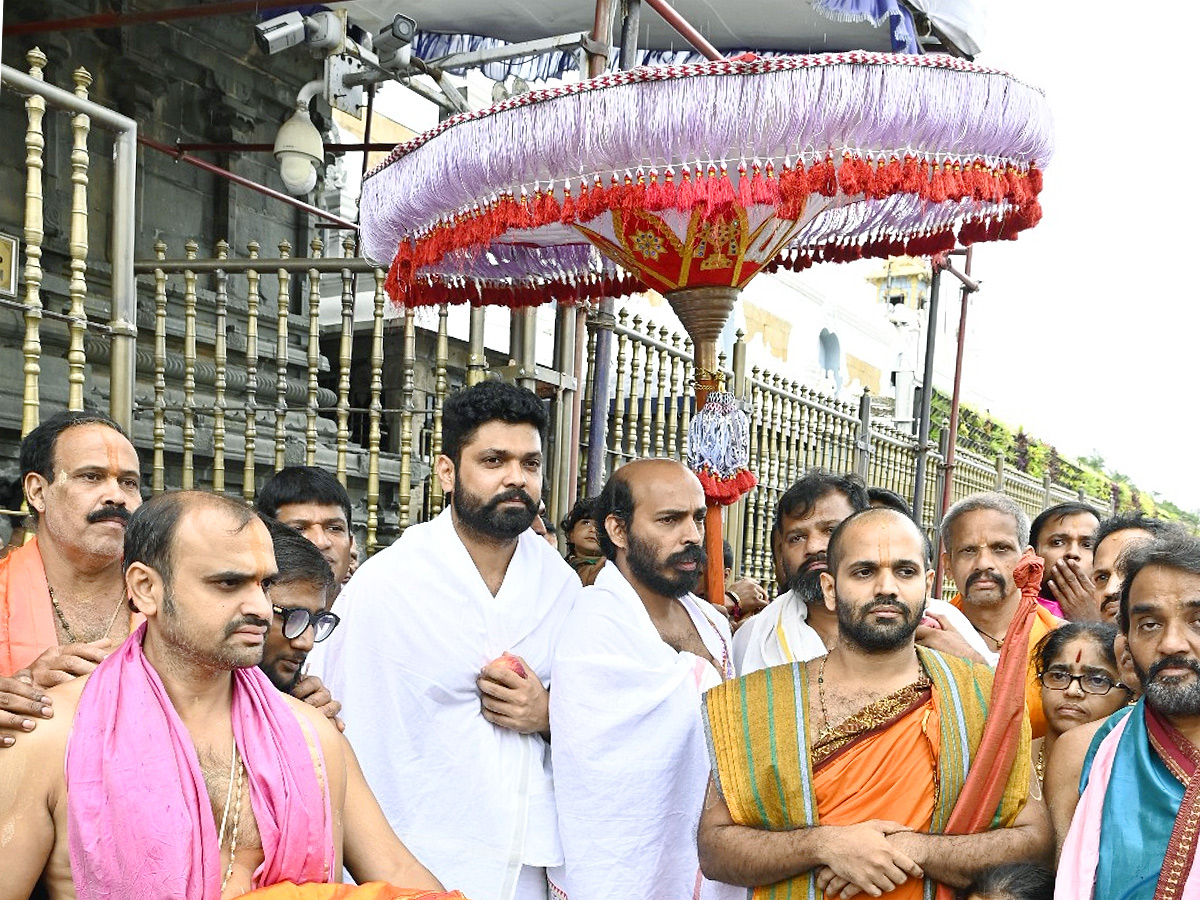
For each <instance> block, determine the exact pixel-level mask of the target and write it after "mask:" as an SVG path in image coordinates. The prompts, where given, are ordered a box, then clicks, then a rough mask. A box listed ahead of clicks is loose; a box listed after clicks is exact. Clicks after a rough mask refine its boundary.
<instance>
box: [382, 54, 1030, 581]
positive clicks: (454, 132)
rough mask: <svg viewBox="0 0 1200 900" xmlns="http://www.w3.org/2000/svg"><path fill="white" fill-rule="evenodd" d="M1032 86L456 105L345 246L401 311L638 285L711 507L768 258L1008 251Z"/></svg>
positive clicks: (738, 86)
mask: <svg viewBox="0 0 1200 900" xmlns="http://www.w3.org/2000/svg"><path fill="white" fill-rule="evenodd" d="M1050 132H1051V127H1050V115H1049V112H1048V109H1047V106H1046V103H1045V100H1044V98H1043V96H1042V94H1041V93H1040V92H1039V91H1037V90H1036V89H1034V88H1031V87H1029V86H1028V85H1025V84H1023V83H1022V82H1020V81H1018V80H1016V79H1014V78H1012V77H1011V76H1009V75H1006V74H1005V73H1003V72H1000V71H998V70H995V69H990V68H986V67H983V66H978V65H975V64H973V63H969V62H965V61H963V60H959V59H953V58H950V57H934V56H908V55H894V54H878V53H865V52H853V53H840V54H824V55H816V56H794V57H774V58H757V57H755V56H753V55H749V54H748V55H745V56H742V57H737V58H734V59H726V60H718V61H715V62H707V63H700V64H696V65H681V66H663V67H653V66H646V67H641V68H636V69H631V70H629V71H625V72H616V73H611V74H606V75H602V76H600V77H597V78H593V79H590V80H588V81H584V82H580V83H576V84H570V85H564V86H561V87H553V88H549V89H545V90H538V91H533V92H530V93H526V94H521V95H519V96H516V97H513V98H511V99H509V100H505V101H503V102H502V103H499V104H497V105H495V106H493V107H490V108H489V109H485V110H481V111H478V112H468V113H463V114H461V115H459V116H455V117H454V118H452V119H448V120H447V121H445V122H443V123H442V124H440V125H439V126H438V127H436V128H434V129H433V130H432V131H429V132H427V133H426V134H423V135H421V136H419V137H417V138H414V139H413V140H411V141H409V142H408V143H405V144H401V145H400V146H398V147H397V148H396V149H395V150H394V151H393V152H392V153H391V154H390V155H389V156H388V158H387V159H386V160H384V162H382V163H381V164H380V165H379V166H377V167H376V168H375V169H374V170H372V171H371V172H370V173H369V174H368V177H367V179H366V181H365V182H364V185H363V193H362V199H361V207H360V221H361V226H362V236H363V240H364V246H365V250H366V254H367V255H368V256H369V257H371V258H372V259H375V260H378V261H380V262H387V261H390V267H389V272H388V279H387V288H388V291H389V293H390V295H391V297H392V298H393V299H394V300H395V301H397V302H398V303H400V304H403V305H420V304H432V303H442V302H451V303H472V304H500V305H505V306H509V307H522V306H529V305H535V304H540V303H543V302H548V301H556V302H559V303H573V302H578V301H581V300H587V299H594V298H599V297H602V296H616V295H620V294H624V293H629V292H632V291H639V290H644V289H646V288H653V289H655V290H658V291H660V292H662V293H663V294H665V295H666V297H667V299H668V301H669V302H670V304H671V306H672V308H673V309H674V311H675V312H676V314H677V315H678V316H679V318H680V320H681V321H682V322H683V325H684V327H685V328H686V329H687V331H688V332H689V334H690V336H691V338H692V340H693V343H694V345H695V370H696V394H697V406H698V408H699V411H698V413H697V416H696V417H695V421H694V423H693V429H692V431H691V432H690V434H689V450H688V457H689V464H690V465H691V466H692V468H693V470H695V471H696V472H697V474H698V475H699V476H700V478H701V481H702V483H703V484H704V487H705V493H706V496H707V498H708V500H709V503H710V509H709V518H708V525H709V527H708V535H707V540H706V544H707V547H708V554H709V559H710V566H709V581H708V584H709V589H708V596H709V597H710V598H720V597H721V596H722V591H723V589H722V587H721V586H720V571H721V566H720V560H721V550H720V548H721V533H720V532H721V529H720V512H719V507H718V504H721V503H730V502H733V501H734V500H736V499H737V498H738V497H739V496H741V495H742V494H743V493H745V491H747V490H749V489H750V488H751V487H753V485H754V479H753V476H752V475H751V474H750V473H749V472H748V471H747V470H746V462H747V451H748V441H747V433H748V429H747V426H746V422H745V418H744V415H741V414H740V413H738V412H737V408H736V404H735V403H733V402H731V401H732V398H730V397H729V396H728V395H726V394H718V395H715V396H714V397H713V398H712V400H711V401H710V402H709V403H708V404H707V406H706V404H705V401H706V399H709V396H708V395H709V393H710V392H713V391H716V390H718V389H719V387H720V378H721V376H720V373H719V371H718V364H717V339H718V336H719V334H720V332H721V329H722V327H723V326H724V324H725V322H726V320H727V319H728V316H729V313H730V311H731V310H732V308H733V304H734V300H735V298H736V296H737V294H738V291H739V290H740V289H741V288H742V287H743V286H744V285H745V284H746V283H747V282H748V281H749V280H750V279H751V278H753V277H754V276H755V275H756V274H757V273H758V272H760V271H762V270H763V269H764V268H768V267H770V266H778V265H785V266H788V267H791V268H801V267H804V266H806V265H809V264H811V263H812V262H813V261H846V260H851V259H858V258H861V257H870V256H881V257H886V256H890V255H899V254H909V255H914V256H925V255H931V254H935V253H939V252H944V251H947V250H950V249H951V248H953V247H954V246H955V244H956V241H957V242H958V243H961V244H970V243H973V242H976V241H985V240H997V239H1012V238H1015V237H1016V235H1017V234H1018V232H1020V231H1021V230H1023V229H1025V228H1029V227H1031V226H1033V225H1035V224H1036V223H1037V221H1038V219H1039V218H1040V216H1041V209H1040V206H1039V205H1038V200H1037V196H1038V193H1039V191H1040V190H1041V167H1043V166H1044V165H1045V164H1046V162H1047V161H1048V159H1049V157H1050V154H1051V136H1050Z"/></svg>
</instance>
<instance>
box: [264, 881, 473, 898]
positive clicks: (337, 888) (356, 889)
mask: <svg viewBox="0 0 1200 900" xmlns="http://www.w3.org/2000/svg"><path fill="white" fill-rule="evenodd" d="M243 896H244V897H246V898H247V900H467V898H466V897H464V896H463V895H462V894H461V893H460V892H459V891H426V890H412V889H410V888H398V887H396V886H395V885H391V884H387V883H385V882H382V881H371V882H368V883H367V884H359V885H354V884H292V883H291V882H290V881H283V882H280V883H279V884H273V885H271V886H270V887H265V888H259V889H258V890H257V891H251V892H250V893H248V894H244V895H243Z"/></svg>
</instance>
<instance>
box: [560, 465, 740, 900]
mask: <svg viewBox="0 0 1200 900" xmlns="http://www.w3.org/2000/svg"><path fill="white" fill-rule="evenodd" d="M594 514H595V520H596V523H597V525H598V528H597V536H598V537H599V538H600V548H601V550H602V551H603V553H604V555H605V557H606V558H607V559H608V560H609V564H607V565H605V566H604V568H602V569H601V570H600V572H599V574H598V575H597V576H596V581H595V583H594V585H593V586H591V587H587V588H584V590H583V592H582V593H581V594H580V596H579V602H578V603H577V604H576V606H575V609H574V611H573V612H572V613H571V616H570V618H568V620H567V624H566V625H565V626H564V628H563V633H562V638H561V640H560V641H559V644H558V647H557V648H556V651H555V655H554V668H553V672H552V680H553V683H554V691H553V692H552V693H551V695H550V718H551V721H553V722H554V787H555V795H556V798H557V800H558V817H559V828H560V831H561V834H562V841H563V852H564V855H565V857H566V865H565V866H564V867H563V869H561V870H556V871H554V872H551V873H550V878H551V881H552V883H553V884H554V886H555V888H556V889H557V890H556V896H559V895H560V894H561V895H565V896H566V897H569V898H571V900H628V898H631V897H637V898H639V900H678V898H680V897H693V898H698V900H709V898H729V900H733V898H735V897H737V898H740V897H744V896H745V891H743V890H742V889H740V888H734V887H731V886H730V885H723V884H719V883H716V882H712V881H708V880H707V879H705V878H703V877H702V876H701V875H700V870H699V860H698V859H697V857H696V841H695V834H696V823H697V821H698V819H699V816H700V800H701V797H702V796H703V792H704V785H705V784H706V783H707V781H708V758H707V751H706V749H705V745H704V728H703V725H702V724H701V720H700V696H701V694H702V693H703V692H704V691H705V690H707V689H708V688H710V687H713V686H715V685H718V684H720V683H721V682H722V680H723V679H725V678H730V677H732V675H733V668H732V665H731V662H730V643H731V637H730V633H729V625H728V623H727V622H726V620H725V617H724V616H723V615H722V613H720V612H719V611H718V609H717V607H715V606H713V605H712V604H710V603H707V602H705V601H703V600H700V599H699V598H698V597H696V596H695V595H694V594H692V593H691V592H692V591H694V590H695V588H696V585H697V583H698V582H699V580H700V578H702V577H703V574H704V566H705V554H704V516H705V503H704V490H703V488H702V487H701V486H700V482H699V480H698V479H697V478H696V476H695V475H693V474H692V473H691V472H690V471H688V469H687V468H686V467H685V466H683V465H681V464H680V463H678V462H676V461H674V460H670V459H646V460H638V461H636V462H631V463H629V464H628V465H625V466H622V467H621V468H620V469H618V470H617V471H616V472H615V473H614V474H613V476H612V478H610V479H609V481H608V484H607V485H605V487H604V490H603V491H601V493H600V496H599V497H598V498H597V500H596V507H595V512H594Z"/></svg>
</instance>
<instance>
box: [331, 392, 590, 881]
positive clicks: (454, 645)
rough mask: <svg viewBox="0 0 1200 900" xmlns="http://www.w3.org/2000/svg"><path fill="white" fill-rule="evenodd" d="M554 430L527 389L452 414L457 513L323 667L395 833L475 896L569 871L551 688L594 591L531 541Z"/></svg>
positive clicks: (447, 418) (340, 605)
mask: <svg viewBox="0 0 1200 900" xmlns="http://www.w3.org/2000/svg"><path fill="white" fill-rule="evenodd" d="M546 426H547V417H546V411H545V409H544V407H543V405H542V401H541V400H539V399H538V397H537V396H536V395H535V394H534V393H533V392H532V391H528V390H525V389H524V388H519V387H516V386H514V385H510V384H504V383H501V382H498V381H485V382H482V383H481V384H477V385H475V386H473V387H469V388H466V389H464V390H462V391H459V392H458V393H456V394H454V395H452V396H451V397H450V398H449V399H448V400H447V401H446V404H445V407H444V409H443V412H442V452H441V454H440V455H439V456H438V457H437V460H436V463H435V474H436V477H437V478H438V479H439V481H440V482H441V485H442V489H443V490H444V491H445V492H446V493H447V494H449V503H448V505H447V508H446V509H445V510H444V511H443V512H442V514H441V515H440V516H438V517H437V518H436V519H434V520H433V521H431V522H424V523H421V524H418V525H412V526H410V527H408V528H407V529H405V531H404V534H403V535H402V536H401V537H400V539H399V540H398V541H396V543H394V544H392V545H391V546H390V547H388V548H386V549H384V550H382V551H380V552H379V553H376V554H375V555H374V556H372V557H371V558H370V559H368V560H366V561H365V562H364V563H363V564H362V566H361V568H359V570H358V571H357V572H356V573H355V575H354V577H353V578H352V579H351V580H350V582H349V583H348V584H347V586H346V588H345V589H344V590H343V591H342V593H341V595H340V596H339V597H338V599H337V601H336V602H335V604H334V606H333V611H334V612H335V613H337V614H338V615H339V616H341V623H340V624H339V625H338V628H337V630H336V631H335V632H334V633H333V635H332V636H331V637H330V639H329V640H328V641H326V642H325V643H324V644H323V652H322V653H321V654H320V658H319V659H316V658H314V660H313V664H314V668H316V669H317V672H316V674H318V675H319V676H320V677H321V678H322V679H323V680H324V682H325V684H326V685H328V687H329V688H330V690H331V691H332V693H333V696H335V697H337V698H338V699H339V700H340V701H341V702H342V718H343V719H344V720H345V723H346V736H347V737H348V738H349V740H350V743H351V744H352V745H353V746H354V749H355V751H356V752H357V754H358V757H359V759H360V760H361V761H362V766H363V771H364V772H365V773H366V776H367V781H368V782H369V783H370V785H371V787H372V789H373V790H374V791H375V794H376V796H378V797H379V800H380V804H381V805H382V806H383V809H384V812H385V813H386V814H387V817H388V821H389V822H390V823H391V825H392V827H393V828H394V829H395V831H396V833H397V834H398V835H399V836H400V838H401V839H402V840H403V841H404V842H405V843H406V844H408V846H410V847H412V849H413V852H414V853H416V854H417V855H418V856H419V857H420V858H421V859H422V861H423V862H424V863H425V864H426V865H427V866H429V868H430V869H431V870H432V871H433V873H434V874H435V875H437V876H438V877H439V878H441V879H443V880H444V881H445V882H446V883H448V884H451V883H452V884H454V885H455V886H456V887H459V888H461V889H462V890H463V892H464V893H466V894H467V895H468V896H471V897H488V898H495V900H513V898H520V900H544V898H545V896H546V892H547V883H546V875H545V869H546V867H547V866H554V865H558V864H560V863H561V862H562V848H561V846H560V844H559V839H558V828H557V823H556V820H555V812H554V793H553V786H552V784H551V779H550V766H549V737H550V719H549V704H548V696H547V687H546V685H547V683H548V682H549V680H550V659H551V649H552V648H553V646H554V644H555V642H556V640H557V638H558V633H559V630H560V629H561V627H562V622H563V620H564V619H565V617H566V615H567V613H568V612H570V609H571V605H572V603H573V602H574V599H575V595H576V594H577V593H578V591H579V589H580V584H579V579H578V578H577V577H576V576H575V573H574V572H573V571H572V570H571V567H570V566H568V565H567V563H566V562H565V561H564V560H563V558H562V557H561V556H559V555H558V553H557V552H555V550H554V549H553V548H551V547H550V546H549V544H547V543H546V541H544V540H543V539H542V538H540V537H539V536H538V535H537V534H535V533H534V532H533V530H532V529H531V528H530V525H531V524H532V523H533V520H534V517H535V516H536V515H537V508H538V502H539V501H540V500H541V496H542V446H543V441H544V438H545V434H546Z"/></svg>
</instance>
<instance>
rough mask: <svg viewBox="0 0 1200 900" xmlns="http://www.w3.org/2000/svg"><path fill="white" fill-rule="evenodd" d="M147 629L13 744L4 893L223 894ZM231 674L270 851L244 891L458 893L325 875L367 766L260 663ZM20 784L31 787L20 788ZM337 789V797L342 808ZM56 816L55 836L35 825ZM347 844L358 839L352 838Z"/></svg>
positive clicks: (1, 787)
mask: <svg viewBox="0 0 1200 900" xmlns="http://www.w3.org/2000/svg"><path fill="white" fill-rule="evenodd" d="M145 631H146V626H145V625H143V626H141V627H140V628H139V629H138V631H137V632H136V633H135V634H134V635H133V636H132V637H130V638H129V640H127V641H126V642H125V643H124V644H123V645H122V646H121V647H120V648H119V649H118V650H117V651H116V652H115V653H113V654H112V655H111V656H110V657H109V658H108V659H107V660H105V662H104V663H102V664H101V665H100V666H99V667H98V668H97V669H96V671H95V672H94V673H93V674H92V675H91V676H88V677H86V678H83V679H78V680H76V681H74V682H70V683H68V684H66V685H63V686H62V687H60V688H56V689H55V692H56V695H57V696H56V701H57V702H56V706H55V709H56V712H57V716H56V718H55V719H52V720H50V721H49V722H47V723H46V724H45V725H44V726H42V727H40V728H38V729H37V730H36V731H35V732H34V733H32V734H31V735H29V737H28V739H27V740H26V741H22V742H19V743H18V744H17V746H16V747H15V748H14V749H12V750H10V751H7V755H6V757H5V759H4V760H3V762H4V771H5V774H7V775H9V777H8V778H6V779H0V832H3V833H4V834H7V835H9V836H10V840H7V841H0V871H3V872H4V878H0V898H3V900H8V898H10V897H11V898H21V900H24V898H26V897H28V896H29V894H30V892H31V891H32V890H33V888H34V886H35V885H36V884H37V883H38V882H39V881H40V882H41V884H42V885H43V887H44V888H45V889H46V891H47V893H48V895H49V896H50V897H51V898H60V897H78V898H79V900H100V898H111V897H122V898H128V900H161V898H180V900H218V898H220V897H221V896H222V893H221V883H222V875H223V874H224V869H225V866H224V864H223V862H222V856H221V848H220V847H219V846H218V843H217V832H218V823H217V822H216V819H215V816H214V811H213V805H212V803H211V802H210V795H209V791H208V789H207V787H206V784H205V780H204V776H203V774H202V771H201V767H200V762H199V758H198V756H197V752H196V749H195V746H194V745H193V743H192V739H191V736H190V735H189V733H188V731H187V728H186V727H185V725H184V723H183V722H182V720H181V719H180V717H179V714H178V713H177V711H176V709H175V707H174V705H173V704H172V702H171V699H170V697H169V696H168V695H167V692H166V690H165V688H164V686H163V682H162V680H161V678H160V677H159V675H158V673H157V671H156V670H155V669H154V667H153V666H152V665H151V664H150V662H149V661H148V660H147V658H146V656H145V654H144V653H143V652H142V641H143V639H144V636H145ZM232 678H233V696H232V724H233V733H234V740H235V743H236V746H237V750H238V754H239V756H240V758H241V759H242V761H243V765H244V766H245V772H246V778H245V783H246V787H247V790H248V792H249V796H250V805H251V808H252V809H253V811H254V818H255V821H256V824H257V826H258V830H259V836H260V838H261V844H262V862H261V864H259V865H258V867H257V868H256V870H255V872H254V881H253V884H254V885H255V886H256V887H259V888H260V889H259V890H255V891H253V892H252V893H251V894H248V895H246V896H255V897H261V898H262V900H268V898H269V900H327V898H328V900H334V898H343V897H344V898H346V900H351V898H353V900H391V898H404V900H433V898H447V900H448V898H454V897H461V896H462V895H461V894H459V893H457V892H454V893H452V894H446V893H443V892H442V891H440V890H437V889H416V890H412V889H409V890H401V889H399V888H395V887H392V886H391V885H386V884H379V883H376V884H370V885H364V886H362V887H361V888H357V887H353V886H347V885H338V884H329V883H327V882H329V881H330V880H331V879H333V878H335V877H337V876H338V875H340V872H341V861H342V860H341V848H340V845H339V842H338V841H337V840H335V831H336V832H340V831H341V828H340V827H336V828H335V823H338V822H339V820H340V821H341V822H344V825H345V827H346V828H347V829H352V828H354V827H355V820H356V819H361V818H362V817H361V816H356V815H355V814H354V812H352V810H351V808H350V805H349V804H350V802H351V801H357V800H358V799H359V798H360V795H359V794H358V793H357V791H361V790H365V789H366V788H365V783H361V778H362V776H361V773H360V772H358V767H357V763H356V762H354V761H353V758H352V757H349V756H340V755H337V756H336V757H335V756H334V755H327V750H328V749H329V747H328V744H327V743H323V742H322V740H321V739H320V736H319V735H318V734H317V733H316V727H315V726H316V724H317V723H316V722H315V721H314V720H313V719H312V718H311V717H307V716H297V714H296V712H295V711H294V709H293V708H292V707H293V706H294V704H291V703H289V701H288V700H287V699H285V698H284V696H283V695H282V694H280V693H279V692H278V691H276V690H275V688H274V687H273V686H272V685H271V684H270V682H269V681H267V679H266V677H265V676H264V675H263V674H262V673H261V672H260V671H259V670H258V669H257V668H253V667H252V668H244V669H236V670H234V671H233V673H232ZM72 711H74V716H73V717H72V715H71V713H72ZM337 740H338V741H341V738H340V736H339V737H337ZM334 746H335V747H336V745H334ZM64 771H65V780H64V779H63V773H64ZM14 776H15V777H14ZM356 778H357V779H358V781H359V782H360V783H359V784H358V785H357V788H356V784H355V783H354V780H355V779H356ZM15 780H20V781H21V782H22V783H21V784H20V785H18V786H17V787H16V789H15V790H14V785H13V782H14V781H15ZM334 792H336V793H337V794H338V795H339V797H338V802H331V800H332V799H333V798H332V797H331V794H332V793H334ZM39 795H41V796H39ZM343 797H344V799H345V801H346V806H345V809H344V810H343V809H342V808H340V807H341V806H342V803H341V802H340V801H341V800H342V799H343ZM43 798H44V799H45V801H46V802H45V803H44V804H39V803H38V800H39V799H43ZM372 800H373V798H372ZM39 806H40V807H42V808H39ZM335 813H336V815H335ZM371 813H373V814H374V815H373V816H372V815H371ZM373 819H374V820H380V821H382V814H381V813H380V812H379V810H378V806H377V805H376V806H375V807H374V809H373V810H370V809H368V810H366V821H368V822H371V821H372V820H373ZM46 824H50V825H51V826H52V827H51V828H50V830H49V831H47V830H46V829H45V828H44V827H40V826H44V825H46ZM377 837H378V836H373V837H371V838H369V839H368V840H365V841H360V844H364V845H365V846H366V848H368V849H369V850H380V851H385V850H387V849H388V846H387V845H388V839H390V841H391V842H394V844H395V845H399V842H398V841H396V840H395V837H394V835H392V834H391V832H390V830H388V831H387V832H386V834H385V835H383V836H382V837H383V840H382V841H380V840H378V839H377ZM350 838H351V836H350V835H349V834H347V835H346V840H347V842H349V840H350ZM356 839H357V838H356ZM239 849H242V848H241V847H240V845H239ZM348 864H349V862H348ZM417 868H418V869H419V870H420V871H421V872H424V870H423V869H420V867H419V866H418V867H417ZM424 875H425V876H426V879H425V880H426V882H427V883H428V884H431V885H433V884H436V882H435V881H434V880H433V878H432V876H429V875H428V872H424Z"/></svg>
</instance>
